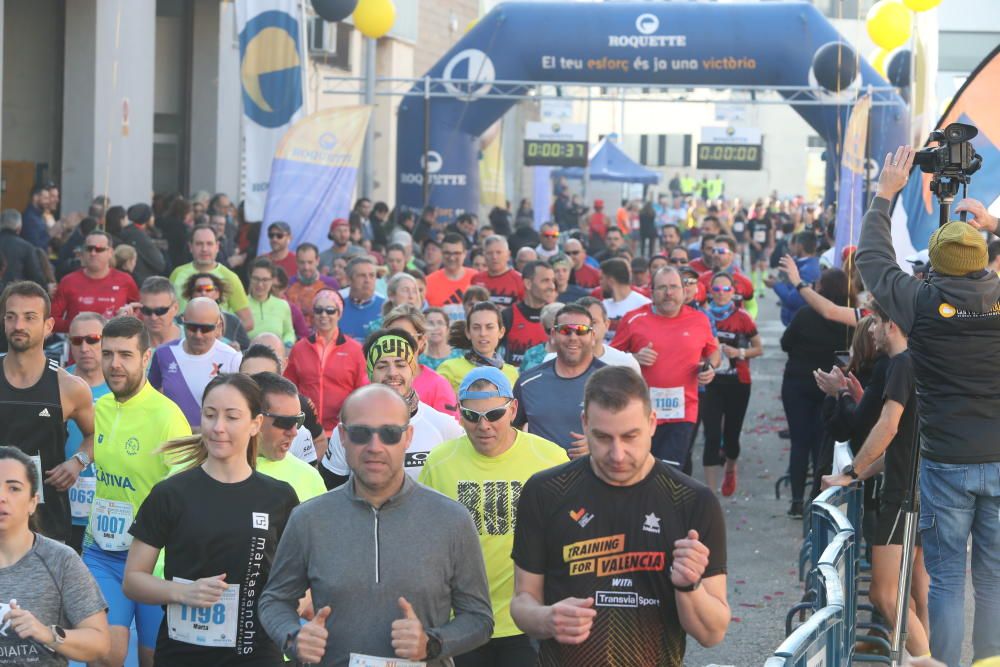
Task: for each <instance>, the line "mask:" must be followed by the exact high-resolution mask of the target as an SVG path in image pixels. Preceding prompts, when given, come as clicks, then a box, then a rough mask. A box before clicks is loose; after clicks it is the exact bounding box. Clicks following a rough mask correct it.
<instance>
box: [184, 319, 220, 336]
mask: <svg viewBox="0 0 1000 667" xmlns="http://www.w3.org/2000/svg"><path fill="white" fill-rule="evenodd" d="M184 328H185V329H187V330H188V333H195V332H197V333H203V334H207V333H212V332H213V331H215V325H214V324H202V323H200V322H184Z"/></svg>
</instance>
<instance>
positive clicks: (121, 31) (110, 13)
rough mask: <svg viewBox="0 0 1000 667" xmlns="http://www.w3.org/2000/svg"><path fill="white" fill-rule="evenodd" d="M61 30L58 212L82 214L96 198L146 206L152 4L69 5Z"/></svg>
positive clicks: (98, 0) (76, 0)
mask: <svg viewBox="0 0 1000 667" xmlns="http://www.w3.org/2000/svg"><path fill="white" fill-rule="evenodd" d="M66 25H67V26H72V29H70V30H67V31H66V48H65V64H64V71H65V83H64V87H63V160H62V179H61V182H62V185H63V197H64V201H65V206H64V208H65V209H66V210H86V209H87V206H88V204H89V202H90V199H91V198H92V197H93V196H94V195H97V194H108V195H109V196H110V197H111V201H112V202H113V203H115V204H122V205H124V206H128V205H129V204H132V203H135V202H138V201H149V198H150V194H151V192H152V183H153V85H154V77H155V70H154V59H153V53H154V52H155V34H156V3H155V2H151V1H149V2H147V1H145V0H144V1H141V2H138V1H137V2H121V3H118V2H112V1H111V0H73V1H72V2H67V3H66ZM116 46H117V48H116ZM126 104H127V108H128V112H127V123H126V122H125V121H126V113H125V106H126Z"/></svg>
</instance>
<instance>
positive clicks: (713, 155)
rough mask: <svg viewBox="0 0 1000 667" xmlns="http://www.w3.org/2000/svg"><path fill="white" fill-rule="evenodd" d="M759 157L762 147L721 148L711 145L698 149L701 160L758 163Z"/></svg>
mask: <svg viewBox="0 0 1000 667" xmlns="http://www.w3.org/2000/svg"><path fill="white" fill-rule="evenodd" d="M759 156H760V146H720V145H717V144H716V145H711V144H710V145H701V146H699V147H698V159H699V160H723V161H726V162H730V161H732V162H756V161H757V159H758V157H759Z"/></svg>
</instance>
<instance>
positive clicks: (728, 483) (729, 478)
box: [722, 461, 736, 498]
mask: <svg viewBox="0 0 1000 667" xmlns="http://www.w3.org/2000/svg"><path fill="white" fill-rule="evenodd" d="M734 493H736V462H735V461H733V462H732V465H727V466H726V472H725V476H724V477H723V478H722V495H723V496H725V497H726V498H728V497H729V496H731V495H733V494H734Z"/></svg>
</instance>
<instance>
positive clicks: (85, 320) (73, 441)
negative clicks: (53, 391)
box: [66, 313, 111, 553]
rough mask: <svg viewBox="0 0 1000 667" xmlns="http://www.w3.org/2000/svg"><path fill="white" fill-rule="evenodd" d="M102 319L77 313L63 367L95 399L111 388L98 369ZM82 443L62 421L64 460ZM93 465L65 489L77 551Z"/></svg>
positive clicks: (80, 435) (91, 489) (90, 495)
mask: <svg viewBox="0 0 1000 667" xmlns="http://www.w3.org/2000/svg"><path fill="white" fill-rule="evenodd" d="M104 324H105V320H104V318H103V317H101V316H100V315H98V314H97V313H80V314H79V315H77V316H76V317H74V318H73V321H72V322H71V323H70V325H69V350H70V357H71V358H72V359H73V360H74V361H75V362H76V363H74V364H73V365H71V366H69V367H67V368H66V372H67V373H69V374H70V375H75V376H77V377H78V378H80V379H81V380H83V381H84V382H86V383H87V385H88V386H89V387H90V394H91V396H93V397H94V401H97V399H99V398H100V397H101V396H104V395H105V394H106V393H108V392H109V391H111V390H110V389H108V383H107V382H105V381H104V373H102V372H101V331H102V330H103V329H104ZM82 443H83V433H81V432H80V427H79V426H77V425H76V422H75V421H74V420H72V419H70V420H68V421H67V422H66V460H67V461H68V460H69V459H71V458H73V456H74V455H75V454H76V453H77V451H79V449H80V445H81V444H82ZM95 482H96V480H95V478H94V466H93V464H92V463H91V464H89V465H87V467H86V468H84V469H83V470H81V471H80V476H79V477H77V478H76V482H74V484H73V486H72V487H71V488H70V490H69V509H70V514H71V515H72V517H73V533H72V537H71V538H70V540H69V542H67V544H69V545H70V546H71V547H73V548H74V549H75V550H76V552H77V553H80V552H81V551H82V550H83V533H84V531H85V530H86V528H87V519H88V518H89V517H90V505H91V503H92V502H93V500H94V489H95Z"/></svg>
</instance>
